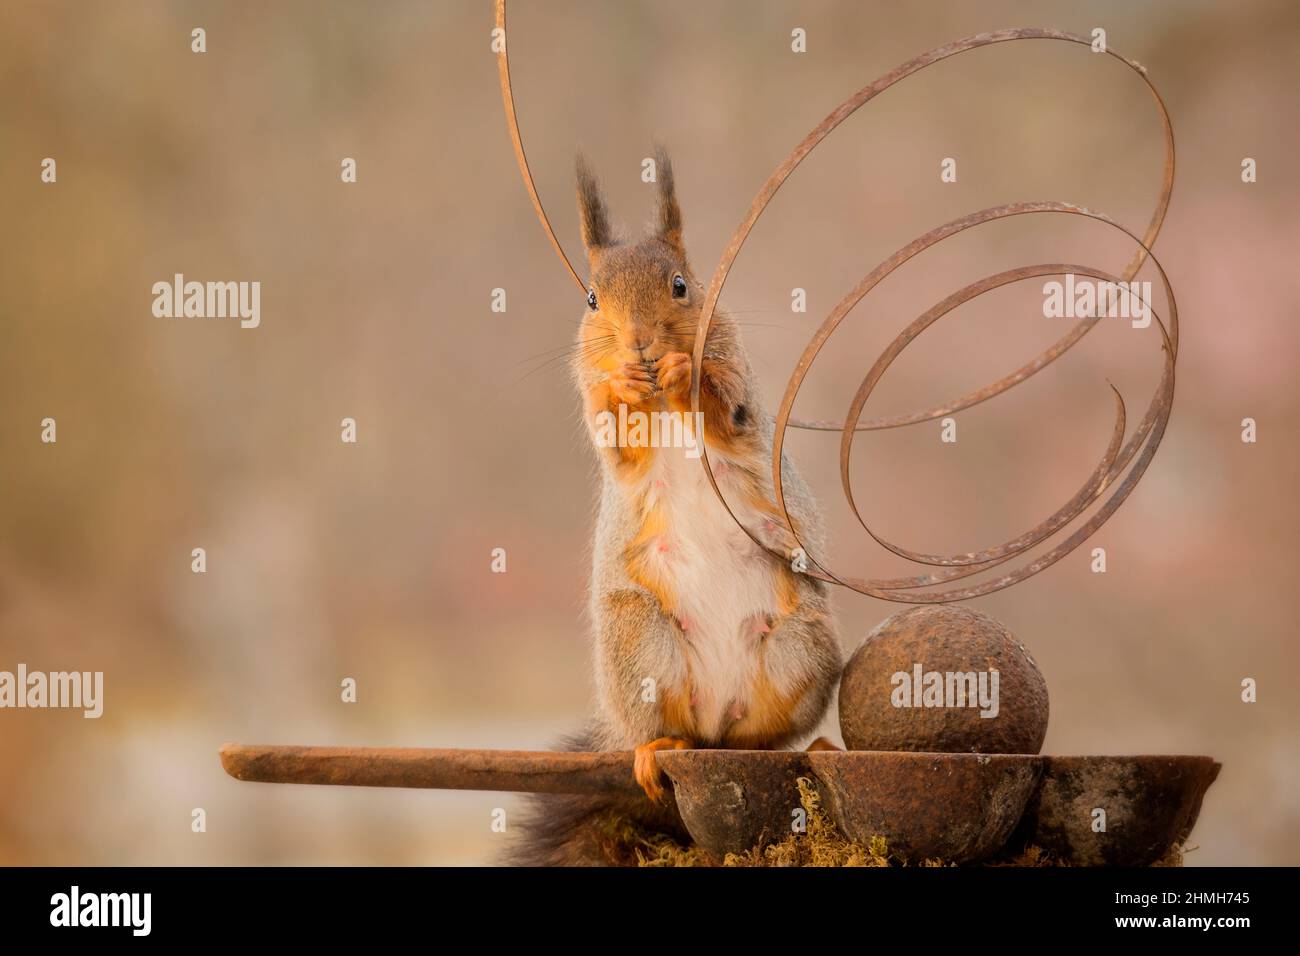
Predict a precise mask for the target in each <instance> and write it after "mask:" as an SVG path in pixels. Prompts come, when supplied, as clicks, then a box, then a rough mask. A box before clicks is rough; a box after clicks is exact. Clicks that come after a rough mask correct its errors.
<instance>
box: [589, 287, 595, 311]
mask: <svg viewBox="0 0 1300 956" xmlns="http://www.w3.org/2000/svg"><path fill="white" fill-rule="evenodd" d="M587 308H589V309H595V308H596V292H595V290H594V289H593V290H592V291H590V292H588V293H587Z"/></svg>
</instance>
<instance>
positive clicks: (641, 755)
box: [632, 737, 695, 803]
mask: <svg viewBox="0 0 1300 956" xmlns="http://www.w3.org/2000/svg"><path fill="white" fill-rule="evenodd" d="M694 746H695V744H694V743H692V742H691V741H689V740H687V739H686V738H685V737H659V738H658V739H656V740H652V741H650V742H649V743H644V744H641V745H640V746H639V747H637V748H636V750H635V751H634V752H633V754H634V757H633V762H632V772H633V774H634V775H635V776H636V782H637V783H638V784H640V785H641V789H642V790H644V791H645V795H646V797H648V798H649V800H650V802H651V803H663V802H664V800H665V794H664V785H663V771H662V770H660V769H659V764H658V763H657V762H656V761H655V754H656V753H657V752H658V751H660V750H690V749H692V748H693V747H694Z"/></svg>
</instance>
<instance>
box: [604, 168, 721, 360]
mask: <svg viewBox="0 0 1300 956" xmlns="http://www.w3.org/2000/svg"><path fill="white" fill-rule="evenodd" d="M655 179H656V181H657V184H658V187H659V208H658V213H657V215H656V216H655V220H654V224H653V227H652V228H651V229H650V230H649V232H648V233H647V235H646V236H645V237H644V238H642V239H640V240H639V241H637V242H622V241H620V240H618V239H617V238H615V235H614V232H613V230H612V229H611V227H610V223H609V214H608V211H607V208H606V205H605V200H604V198H603V197H602V196H601V193H600V187H599V185H598V184H597V182H596V177H595V176H594V175H593V174H592V172H591V170H590V168H589V167H588V166H587V163H586V161H585V160H584V159H583V158H582V157H581V156H579V157H578V212H579V216H580V219H581V222H582V244H583V246H584V247H585V248H586V251H587V263H588V265H589V267H590V272H589V274H590V276H591V279H590V282H589V283H588V289H587V312H586V314H585V315H584V317H583V329H582V338H583V340H584V341H588V342H592V343H595V342H601V343H603V346H604V347H603V348H595V349H594V352H595V353H598V354H600V355H601V357H602V358H608V359H610V360H621V361H642V362H653V361H655V360H656V359H658V358H660V357H661V356H663V355H664V354H666V353H668V352H689V351H690V350H691V348H692V347H693V345H694V342H695V325H696V322H697V320H698V319H699V315H700V306H701V303H702V302H703V300H704V289H703V288H702V287H701V285H700V284H699V282H698V281H696V278H695V275H694V273H693V272H691V267H690V264H689V263H688V262H687V260H686V247H685V245H683V243H682V213H681V209H680V208H679V207H678V205H677V194H676V192H675V190H674V187H673V167H672V163H671V162H670V161H669V159H668V154H667V153H666V152H665V151H664V150H663V149H662V148H658V149H656V151H655ZM592 357H593V358H594V357H595V355H594V354H593V356H592Z"/></svg>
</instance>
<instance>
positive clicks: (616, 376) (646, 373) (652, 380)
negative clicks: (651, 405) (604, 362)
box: [609, 362, 657, 405]
mask: <svg viewBox="0 0 1300 956" xmlns="http://www.w3.org/2000/svg"><path fill="white" fill-rule="evenodd" d="M656 387H657V382H656V375H655V373H654V371H653V369H652V368H651V367H650V366H649V365H647V364H643V363H641V362H624V363H623V364H622V365H620V366H619V367H618V369H617V370H615V371H614V372H612V373H610V376H609V393H610V395H611V396H612V397H613V399H614V400H615V401H617V402H620V403H622V404H624V405H640V404H641V403H642V402H644V401H645V400H646V399H648V398H649V397H650V396H651V395H653V394H654V393H655V388H656Z"/></svg>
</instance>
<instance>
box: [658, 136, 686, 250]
mask: <svg viewBox="0 0 1300 956" xmlns="http://www.w3.org/2000/svg"><path fill="white" fill-rule="evenodd" d="M655 174H656V178H657V179H658V180H659V238H660V239H663V240H664V242H666V243H668V244H669V245H670V246H672V247H673V248H675V249H678V250H680V251H683V252H684V251H685V250H684V249H683V248H682V210H681V207H679V206H678V205H677V186H676V184H675V183H674V182H673V161H672V160H671V159H669V158H668V150H666V149H664V147H663V146H661V145H659V144H655Z"/></svg>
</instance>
